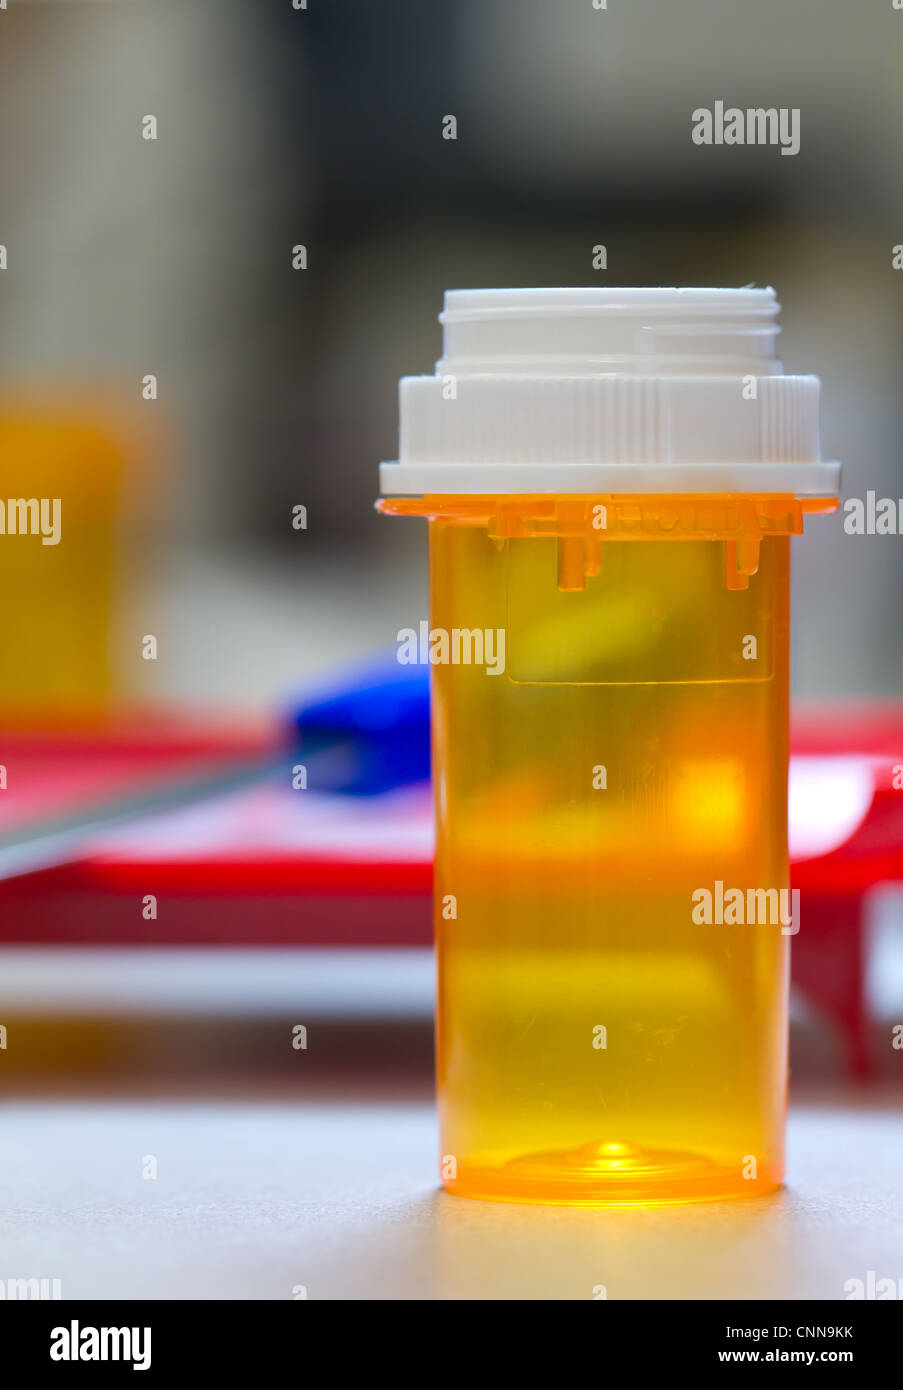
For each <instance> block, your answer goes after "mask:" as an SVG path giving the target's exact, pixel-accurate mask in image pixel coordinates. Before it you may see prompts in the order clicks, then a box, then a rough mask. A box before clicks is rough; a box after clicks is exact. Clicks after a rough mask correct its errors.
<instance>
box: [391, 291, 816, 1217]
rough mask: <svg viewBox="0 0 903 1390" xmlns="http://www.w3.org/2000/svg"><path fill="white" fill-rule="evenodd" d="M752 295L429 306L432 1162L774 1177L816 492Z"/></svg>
mask: <svg viewBox="0 0 903 1390" xmlns="http://www.w3.org/2000/svg"><path fill="white" fill-rule="evenodd" d="M778 312H779V305H778V303H777V301H776V298H775V294H774V291H773V290H771V289H752V288H747V289H613V288H612V289H609V288H592V289H513V290H465V291H453V292H449V293H448V294H447V295H446V298H445V307H444V312H443V313H442V315H441V316H440V319H441V323H442V325H443V333H444V338H443V355H442V358H441V360H440V361H439V362H438V364H437V366H436V370H435V374H434V375H433V376H423V377H412V378H406V379H403V380H402V382H401V383H400V448H399V458H398V461H397V462H393V463H386V464H383V465H382V467H381V474H380V490H381V494H382V499H381V501H380V503H379V504H378V505H379V507H380V509H381V510H382V511H383V512H385V513H391V514H393V515H403V516H411V515H414V516H424V517H426V518H427V520H428V523H429V549H430V619H429V644H428V651H427V659H428V660H429V663H430V666H431V682H432V686H431V690H432V750H433V765H432V766H433V781H434V794H435V811H436V833H437V847H436V867H435V929H436V943H437V957H438V1002H437V1084H438V1100H439V1113H440V1125H441V1142H440V1171H441V1175H442V1181H443V1182H444V1184H445V1186H446V1187H447V1188H448V1190H449V1191H451V1192H454V1193H458V1194H460V1195H463V1196H469V1197H478V1198H490V1199H498V1200H506V1201H526V1202H543V1203H567V1204H577V1205H592V1206H605V1205H634V1204H660V1203H672V1202H684V1201H692V1200H704V1199H716V1198H724V1197H732V1196H737V1197H740V1196H753V1195H761V1194H764V1193H767V1192H770V1191H773V1190H774V1189H775V1188H776V1187H777V1186H778V1185H779V1184H780V1183H781V1181H782V1178H783V1175H784V1128H785V1109H786V1083H787V1036H788V1019H787V1002H788V974H789V948H790V942H791V940H792V937H793V935H794V934H795V932H796V931H797V930H798V929H799V925H800V920H799V919H800V913H799V908H798V904H796V903H795V901H794V896H793V895H792V893H791V892H790V891H789V882H788V851H787V769H788V722H789V721H788V709H789V684H788V649H789V583H790V569H789V560H790V556H789V547H790V537H791V536H793V535H798V534H799V533H800V532H801V531H802V528H803V518H804V516H805V514H806V513H812V512H828V511H832V510H833V509H834V508H835V507H836V505H837V495H838V484H839V465H837V464H833V463H828V462H823V461H822V460H821V455H820V447H819V431H818V393H819V382H818V379H817V378H816V377H814V376H788V375H785V373H784V370H783V367H782V364H781V362H780V361H779V360H778V358H777V356H776V337H777V333H778V331H779V328H778V322H777V319H778Z"/></svg>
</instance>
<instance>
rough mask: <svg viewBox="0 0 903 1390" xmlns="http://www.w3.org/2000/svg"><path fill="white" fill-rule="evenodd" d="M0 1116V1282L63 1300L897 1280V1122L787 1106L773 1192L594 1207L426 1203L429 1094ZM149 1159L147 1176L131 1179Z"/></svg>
mask: <svg viewBox="0 0 903 1390" xmlns="http://www.w3.org/2000/svg"><path fill="white" fill-rule="evenodd" d="M286 1090H287V1086H286V1085H283V1086H282V1094H281V1095H279V1096H277V1097H276V1098H275V1099H260V1100H249V1099H247V1098H246V1097H241V1098H237V1099H233V1100H228V1099H226V1100H223V1099H220V1100H216V1101H209V1100H203V1099H201V1100H194V1099H167V1100H142V1099H131V1100H112V1099H105V1100H102V1101H98V1100H90V1099H81V1100H78V1099H66V1100H56V1099H25V1100H14V1101H9V1102H8V1103H7V1104H6V1105H5V1107H4V1119H5V1123H4V1126H3V1130H2V1134H0V1171H2V1173H3V1187H4V1201H3V1209H2V1213H0V1279H7V1278H20V1277H38V1278H40V1277H45V1278H51V1279H52V1278H59V1279H61V1280H62V1293H63V1297H64V1298H66V1297H71V1298H106V1297H126V1298H140V1297H148V1298H163V1299H172V1298H202V1299H203V1298H242V1299H244V1298H259V1299H291V1298H293V1297H296V1296H297V1290H298V1287H299V1286H304V1287H305V1288H306V1290H307V1296H308V1297H309V1298H312V1299H317V1298H319V1299H346V1298H347V1299H424V1298H425V1299H444V1298H451V1299H461V1298H463V1299H472V1298H477V1299H480V1298H487V1299H491V1298H528V1299H534V1298H535V1299H558V1298H592V1297H594V1293H593V1290H594V1288H595V1287H596V1286H598V1285H600V1284H602V1285H605V1287H606V1289H607V1291H608V1297H609V1298H612V1299H618V1298H622V1299H623V1298H642V1299H649V1298H724V1297H726V1298H736V1299H744V1298H766V1297H776V1298H782V1299H800V1298H820V1299H822V1298H823V1299H842V1298H843V1297H844V1287H843V1286H844V1283H845V1281H846V1280H848V1279H853V1278H860V1279H865V1277H866V1275H867V1273H868V1271H869V1270H874V1271H876V1274H877V1276H878V1277H879V1278H894V1279H895V1280H897V1279H900V1278H901V1277H903V1170H901V1162H900V1155H901V1154H903V1108H901V1106H900V1103H899V1096H897V1097H896V1098H892V1097H889V1096H888V1095H887V1093H886V1092H885V1093H883V1094H882V1093H874V1094H873V1095H872V1096H871V1098H870V1099H869V1098H868V1094H867V1093H865V1094H864V1095H860V1096H859V1098H856V1097H852V1098H851V1099H849V1100H848V1101H844V1100H842V1099H836V1100H833V1101H827V1100H826V1101H823V1102H819V1101H817V1100H814V1099H813V1100H810V1101H807V1102H806V1103H798V1104H796V1105H795V1106H794V1109H793V1113H792V1118H791V1126H790V1153H791V1177H790V1181H789V1184H788V1186H787V1188H786V1189H785V1190H784V1191H783V1192H782V1193H780V1194H777V1195H775V1196H773V1197H765V1198H757V1199H750V1200H748V1201H734V1202H722V1203H710V1204H703V1205H696V1206H692V1205H691V1206H683V1207H670V1208H658V1209H655V1208H649V1209H639V1210H623V1209H621V1210H612V1211H604V1210H599V1211H587V1210H584V1209H575V1208H565V1207H558V1208H543V1207H533V1206H513V1205H502V1204H496V1203H481V1202H473V1201H468V1200H465V1199H461V1198H454V1197H449V1196H448V1195H446V1194H444V1193H441V1192H439V1191H437V1188H436V1184H435V1180H434V1177H433V1173H434V1170H435V1122H434V1114H433V1108H432V1105H431V1104H430V1103H429V1102H428V1101H427V1100H425V1099H420V1098H416V1099H411V1100H407V1101H404V1100H403V1101H398V1102H386V1103H383V1102H379V1101H368V1102H364V1103H359V1102H356V1101H355V1102H352V1101H350V1100H348V1099H347V1098H346V1099H345V1100H341V1099H337V1100H335V1101H331V1100H329V1099H326V1100H323V1099H310V1098H308V1099H301V1098H299V1097H298V1096H293V1095H291V1094H286ZM147 1156H153V1157H154V1158H155V1159H156V1163H157V1177H156V1178H155V1179H146V1178H143V1177H142V1166H143V1165H146V1159H147Z"/></svg>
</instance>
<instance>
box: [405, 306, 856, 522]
mask: <svg viewBox="0 0 903 1390" xmlns="http://www.w3.org/2000/svg"><path fill="white" fill-rule="evenodd" d="M779 311H780V305H779V304H778V302H777V299H776V297H775V292H774V290H773V289H609V288H592V289H511V290H449V291H448V292H447V294H446V296H445V308H444V311H443V313H442V314H441V315H440V322H441V323H442V326H443V350H442V357H441V359H440V360H439V362H437V364H436V371H435V375H433V376H415V377H404V378H402V380H401V382H400V383H399V417H400V429H399V458H398V461H397V462H396V463H384V464H382V465H381V467H380V490H381V492H382V493H383V494H384V495H386V496H406V495H422V494H426V493H433V494H442V493H450V494H464V493H467V494H481V493H492V494H500V493H508V494H510V493H537V492H540V493H541V492H554V493H584V494H587V493H590V494H591V493H606V494H608V493H618V492H625V493H643V492H647V493H661V492H679V493H693V492H714V493H737V492H742V493H752V494H756V493H758V494H771V495H774V494H793V495H794V496H797V497H836V496H837V494H838V490H839V485H840V465H839V464H838V463H824V462H822V459H821V450H820V444H819V428H818V397H819V380H818V377H815V376H786V375H785V374H784V368H783V365H782V364H781V362H780V360H779V359H778V357H777V356H776V339H777V335H778V333H779V332H780V327H779V325H778V313H779Z"/></svg>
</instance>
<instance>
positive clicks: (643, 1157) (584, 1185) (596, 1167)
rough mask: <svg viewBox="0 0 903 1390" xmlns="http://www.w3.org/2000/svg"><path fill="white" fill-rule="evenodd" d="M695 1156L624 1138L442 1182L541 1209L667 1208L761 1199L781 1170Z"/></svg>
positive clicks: (471, 1170)
mask: <svg viewBox="0 0 903 1390" xmlns="http://www.w3.org/2000/svg"><path fill="white" fill-rule="evenodd" d="M743 1172H744V1170H742V1169H741V1168H740V1166H739V1165H738V1166H737V1168H736V1169H726V1168H723V1167H719V1166H718V1165H717V1164H716V1163H714V1162H712V1161H711V1160H710V1159H707V1158H705V1157H704V1156H703V1155H701V1154H694V1153H684V1152H681V1151H679V1150H669V1149H644V1148H640V1147H638V1146H637V1145H634V1144H625V1143H590V1144H584V1145H581V1146H580V1147H579V1148H577V1149H571V1150H561V1151H553V1152H549V1153H535V1154H524V1155H522V1156H519V1157H517V1158H514V1159H510V1160H509V1161H508V1162H507V1163H504V1164H501V1165H499V1166H498V1167H496V1168H486V1167H471V1166H466V1167H464V1168H463V1170H462V1171H460V1172H459V1173H458V1175H457V1176H456V1177H455V1178H454V1179H446V1180H445V1182H444V1186H445V1188H446V1190H447V1191H448V1192H451V1193H453V1194H454V1195H455V1196H459V1197H471V1198H475V1199H478V1200H483V1201H491V1202H531V1203H536V1204H539V1205H543V1206H581V1207H625V1206H673V1205H679V1204H682V1203H685V1202H717V1201H723V1200H727V1199H730V1198H734V1197H762V1196H765V1195H767V1194H768V1193H771V1192H776V1191H777V1190H778V1189H779V1188H780V1186H781V1183H782V1177H783V1174H782V1173H779V1172H775V1171H773V1170H771V1171H769V1172H767V1173H764V1174H762V1175H761V1176H757V1177H751V1176H749V1177H744V1175H743Z"/></svg>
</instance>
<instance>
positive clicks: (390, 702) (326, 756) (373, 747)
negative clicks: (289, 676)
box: [291, 648, 430, 796]
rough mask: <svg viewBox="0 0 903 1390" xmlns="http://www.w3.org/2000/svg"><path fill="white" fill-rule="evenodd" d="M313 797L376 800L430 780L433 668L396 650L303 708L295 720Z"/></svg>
mask: <svg viewBox="0 0 903 1390" xmlns="http://www.w3.org/2000/svg"><path fill="white" fill-rule="evenodd" d="M291 723H292V726H293V729H294V732H295V735H296V739H297V742H298V751H299V754H300V756H301V758H302V760H303V761H304V763H305V765H306V766H307V767H308V787H309V789H310V790H311V791H335V792H346V793H348V794H349V795H352V796H375V795H376V794H377V793H379V792H385V791H390V790H391V789H392V788H393V787H400V786H404V785H406V784H407V783H409V782H420V781H424V780H426V779H427V778H428V777H429V775H430V679H429V667H428V666H401V665H399V663H398V661H397V659H396V653H395V649H394V648H393V649H392V652H391V654H388V655H387V656H386V657H384V658H379V659H378V660H376V661H374V662H371V663H370V664H368V665H366V666H363V667H360V668H358V669H356V670H352V671H349V672H348V673H347V674H346V675H345V676H343V677H341V678H339V679H337V680H336V682H335V685H334V686H332V687H326V688H325V689H324V690H323V692H322V693H321V694H314V695H312V696H309V697H307V698H306V699H304V700H303V701H301V702H299V704H298V706H297V708H296V709H295V710H294V712H293V713H292V716H291Z"/></svg>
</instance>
